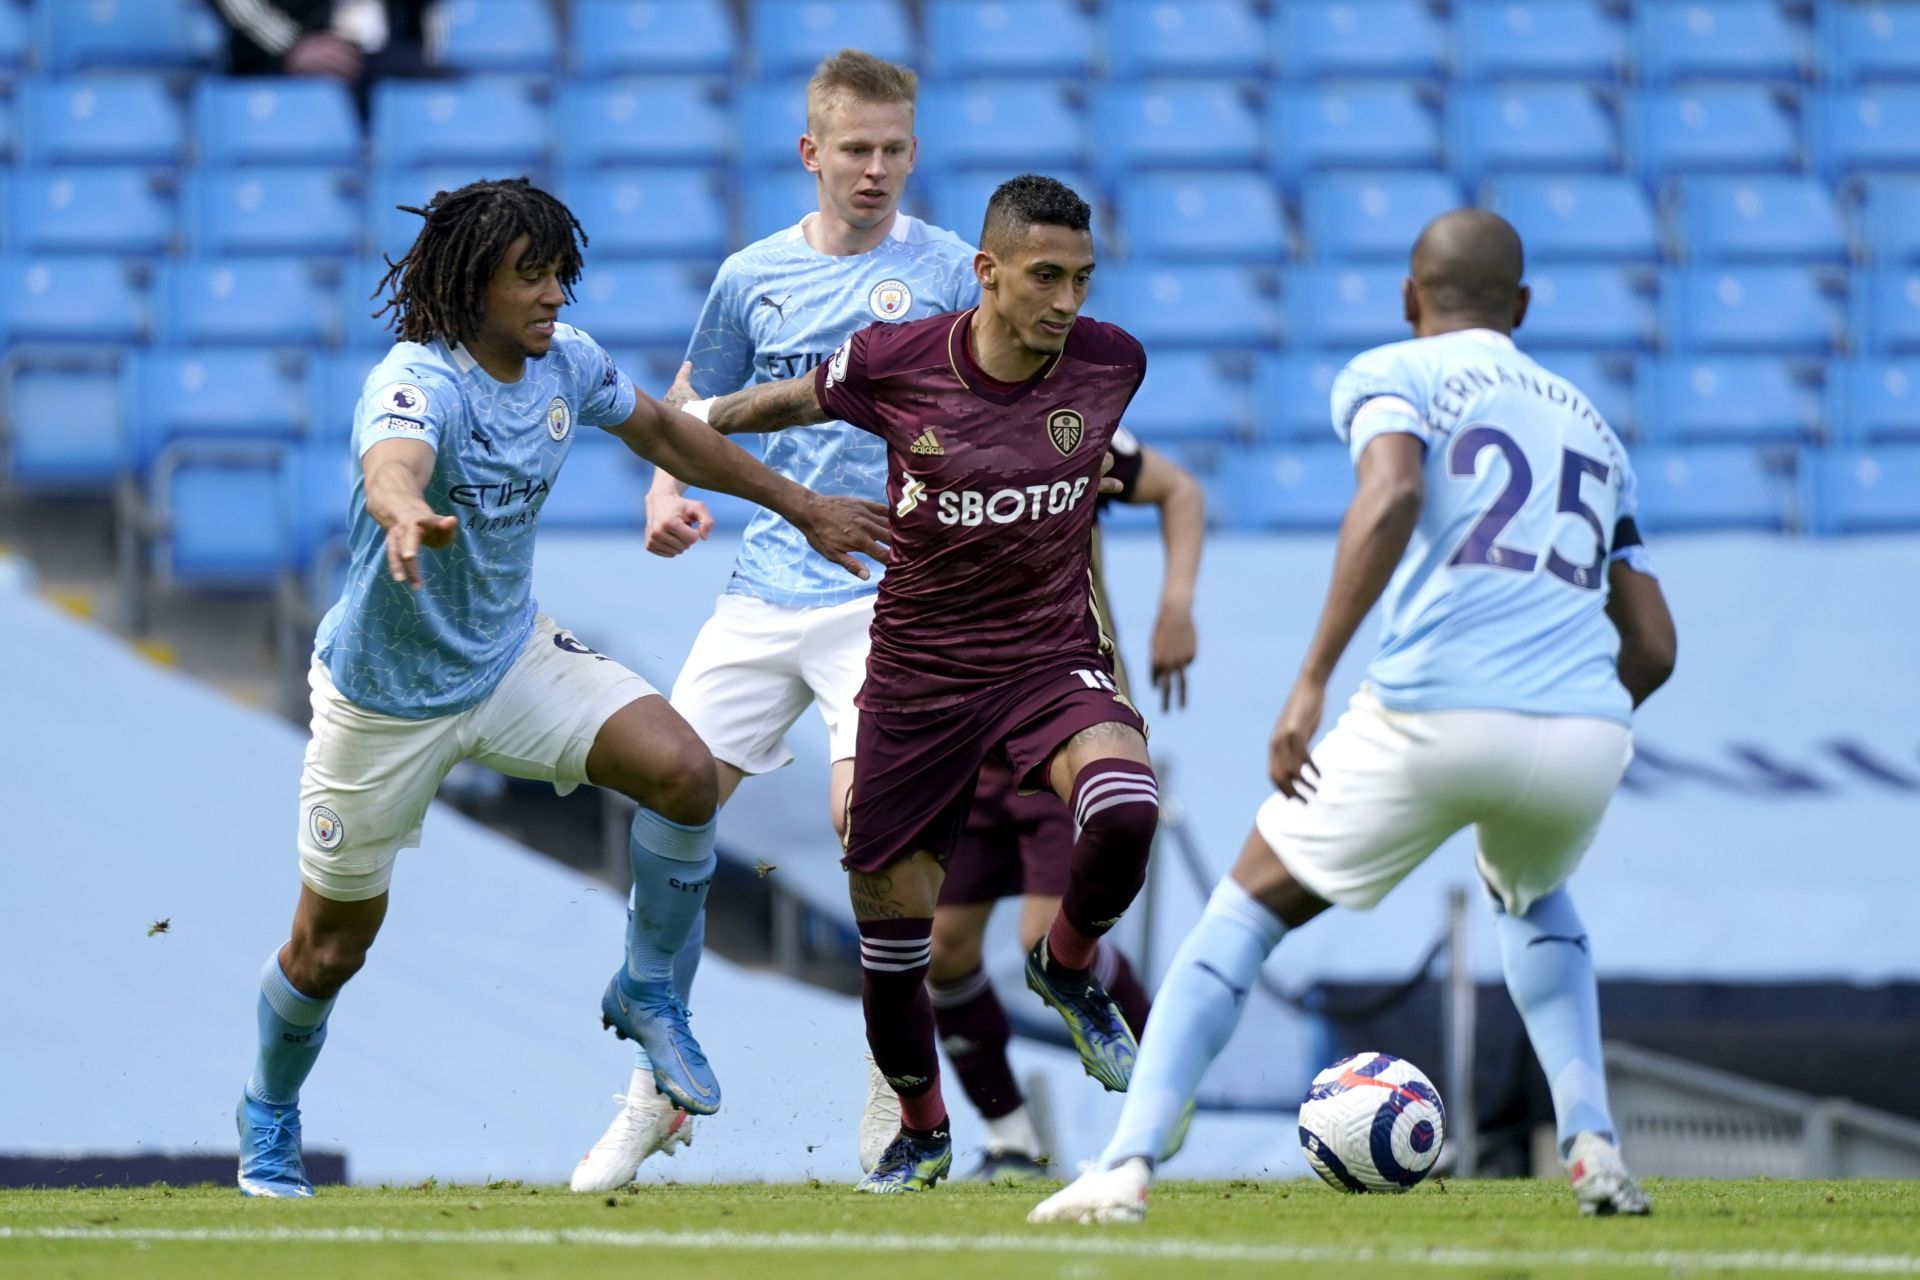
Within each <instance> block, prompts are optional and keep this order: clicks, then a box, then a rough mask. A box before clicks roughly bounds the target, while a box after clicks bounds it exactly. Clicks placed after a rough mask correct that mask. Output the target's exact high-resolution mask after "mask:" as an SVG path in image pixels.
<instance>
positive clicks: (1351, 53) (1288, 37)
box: [1273, 0, 1447, 81]
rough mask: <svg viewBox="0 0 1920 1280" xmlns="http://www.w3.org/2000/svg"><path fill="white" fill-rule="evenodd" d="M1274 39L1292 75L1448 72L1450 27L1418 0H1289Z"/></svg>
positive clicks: (1398, 75) (1440, 74) (1430, 75)
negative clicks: (1359, 0) (1356, 0)
mask: <svg viewBox="0 0 1920 1280" xmlns="http://www.w3.org/2000/svg"><path fill="white" fill-rule="evenodd" d="M1273 42H1274V50H1275V53H1276V56H1277V59H1278V61H1279V63H1280V68H1281V71H1282V73H1283V74H1284V75H1285V76H1286V78H1287V79H1289V80H1295V81H1299V80H1320V79H1326V78H1329V77H1335V76H1355V77H1358V76H1377V77H1380V78H1383V79H1386V78H1391V79H1409V78H1412V79H1418V78H1427V79H1438V78H1440V77H1443V76H1445V75H1446V63H1447V48H1446V46H1447V38H1446V29H1445V28H1444V27H1443V26H1442V25H1441V24H1440V22H1439V21H1438V20H1437V19H1436V18H1435V17H1434V16H1433V11H1432V10H1431V9H1429V8H1428V7H1427V6H1426V5H1424V4H1421V3H1419V0H1362V2H1361V3H1353V0H1289V2H1288V3H1287V4H1283V5H1280V6H1278V7H1277V10H1276V12H1275V14H1274V20H1273Z"/></svg>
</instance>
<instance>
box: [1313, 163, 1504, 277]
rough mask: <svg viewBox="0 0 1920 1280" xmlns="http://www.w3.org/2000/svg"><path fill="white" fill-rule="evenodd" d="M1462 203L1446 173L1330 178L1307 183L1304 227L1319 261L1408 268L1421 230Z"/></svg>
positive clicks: (1374, 174)
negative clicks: (1395, 264)
mask: <svg viewBox="0 0 1920 1280" xmlns="http://www.w3.org/2000/svg"><path fill="white" fill-rule="evenodd" d="M1459 204H1460V188H1459V186H1458V185H1457V184H1456V183H1455V182H1454V180H1453V178H1452V177H1451V176H1450V175H1448V174H1444V173H1329V174H1324V175H1322V176H1321V177H1319V178H1317V179H1315V180H1314V181H1313V182H1310V183H1308V184H1307V188H1306V192H1305V194H1304V196H1303V198H1302V201H1301V224H1302V227H1303V228H1304V230H1305V231H1306V235H1307V249H1308V251H1309V252H1310V253H1311V254H1312V255H1313V256H1314V258H1315V259H1316V260H1318V261H1321V262H1357V261H1364V260H1369V259H1374V260H1378V259H1386V260H1389V261H1393V262H1400V263H1404V262H1405V261H1406V260H1407V254H1408V253H1409V252H1410V251H1411V250H1412V249H1413V242H1414V239H1415V237H1417V236H1418V235H1419V234H1420V229H1421V228H1422V227H1424V226H1426V225H1427V223H1428V222H1430V221H1431V220H1432V219H1433V218H1435V217H1437V216H1438V215H1440V214H1442V213H1445V212H1446V211H1447V210H1449V209H1453V208H1457V207H1458V206H1459ZM1529 247H1531V246H1529Z"/></svg>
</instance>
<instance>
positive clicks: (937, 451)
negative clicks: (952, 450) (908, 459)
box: [910, 427, 947, 458]
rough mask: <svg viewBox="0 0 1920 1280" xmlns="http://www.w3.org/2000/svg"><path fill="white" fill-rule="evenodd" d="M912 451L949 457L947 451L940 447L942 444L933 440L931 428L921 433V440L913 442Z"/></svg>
mask: <svg viewBox="0 0 1920 1280" xmlns="http://www.w3.org/2000/svg"><path fill="white" fill-rule="evenodd" d="M910 449H911V451H912V452H914V453H924V454H930V455H933V456H936V457H942V458H944V457H945V456H946V455H947V451H946V450H945V449H942V448H941V447H940V442H939V441H938V440H935V439H934V438H933V428H931V427H929V428H927V429H926V430H925V431H922V432H921V433H920V438H919V439H918V440H915V441H914V442H913V444H912V445H911V446H910Z"/></svg>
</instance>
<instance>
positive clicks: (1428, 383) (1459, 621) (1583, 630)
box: [1333, 329, 1634, 723]
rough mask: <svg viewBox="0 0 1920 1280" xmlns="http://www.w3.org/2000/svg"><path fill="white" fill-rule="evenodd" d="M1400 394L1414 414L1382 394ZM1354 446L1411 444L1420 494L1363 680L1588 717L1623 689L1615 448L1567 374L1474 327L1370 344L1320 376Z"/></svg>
mask: <svg viewBox="0 0 1920 1280" xmlns="http://www.w3.org/2000/svg"><path fill="white" fill-rule="evenodd" d="M1386 396H1397V397H1400V398H1401V399H1403V400H1405V401H1406V402H1407V403H1409V404H1411V405H1412V406H1413V407H1414V409H1415V410H1416V411H1417V413H1418V415H1419V416H1418V417H1416V416H1414V415H1413V414H1409V413H1407V412H1405V411H1404V409H1401V408H1398V407H1396V406H1394V405H1393V404H1392V403H1391V402H1390V401H1389V402H1379V403H1374V404H1373V405H1372V407H1371V408H1369V407H1368V405H1369V402H1376V401H1380V398H1381V397H1386ZM1333 426H1334V430H1335V431H1336V432H1337V433H1338V434H1339V436H1340V438H1341V439H1342V440H1345V441H1347V443H1348V445H1349V447H1350V448H1351V449H1352V451H1353V457H1354V459H1355V460H1356V461H1357V460H1358V459H1359V457H1360V453H1361V450H1363V449H1365V448H1366V446H1367V444H1368V442H1370V441H1371V440H1372V439H1373V438H1374V437H1375V436H1378V435H1381V434H1383V433H1386V432H1395V431H1404V432H1408V433H1410V434H1413V435H1416V436H1418V437H1419V438H1420V439H1421V440H1422V441H1424V442H1425V444H1426V496H1425V501H1424V503H1423V504H1422V506H1421V509H1420V522H1419V526H1418V527H1417V528H1416V529H1415V530H1414V533H1413V539H1412V541H1411V542H1410V543H1409V544H1408V547H1407V552H1406V556H1405V557H1404V558H1403V559H1402V560H1401V562H1400V564H1399V567H1398V568H1396V569H1395V570H1394V574H1393V578H1392V579H1391V580H1390V581H1389V582H1388V584H1387V589H1386V593H1385V594H1384V596H1383V597H1382V599H1381V615H1382V616H1381V633H1380V652H1379V654H1378V656H1376V657H1375V658H1374V660H1373V663H1372V665H1371V666H1370V667H1369V668H1368V672H1367V676H1368V680H1369V681H1370V682H1371V684H1372V686H1373V690H1374V693H1375V694H1376V695H1377V696H1378V697H1379V699H1380V701H1381V702H1383V703H1385V704H1386V705H1387V706H1389V707H1394V708H1397V709H1400V710H1407V711H1440V710H1451V709H1463V708H1480V709H1488V710H1498V711H1518V712H1524V713H1528V714H1534V715H1588V716H1601V717H1605V718H1607V719H1611V720H1619V721H1621V722H1623V723H1625V722H1629V721H1630V719H1631V712H1632V703H1631V700H1630V699H1629V698H1628V695H1627V691H1626V689H1625V688H1624V687H1622V685H1621V684H1620V680H1619V677H1618V676H1617V675H1616V674H1615V671H1614V659H1615V656H1616V654H1617V652H1618V650H1619V644H1620V640H1619V635H1618V633H1617V632H1616V631H1615V630H1614V626H1613V623H1612V622H1611V621H1610V620H1609V619H1608V618H1607V616H1606V613H1605V608H1606V602H1607V562H1608V559H1609V556H1610V554H1612V552H1613V550H1614V549H1613V548H1612V547H1611V545H1610V544H1611V543H1612V541H1613V538H1614V532H1615V527H1616V525H1617V523H1618V521H1620V520H1621V519H1623V518H1626V517H1629V516H1631V515H1633V513H1634V479H1633V471H1632V469H1631V468H1630V467H1629V465H1628V463H1627V453H1626V450H1625V449H1624V448H1622V447H1621V444H1620V439H1619V437H1618V436H1616V435H1615V434H1614V433H1613V429H1612V428H1611V427H1609V426H1608V425H1607V423H1606V421H1605V420H1604V419H1603V418H1602V417H1601V416H1600V414H1599V412H1598V411H1597V410H1596V409H1595V408H1594V407H1593V405H1592V404H1591V403H1590V402H1589V401H1588V400H1587V398H1586V396H1585V395H1583V394H1582V393H1581V391H1580V389H1579V388H1578V387H1576V386H1574V385H1573V384H1571V383H1569V382H1568V381H1567V380H1566V379H1565V378H1562V377H1560V376H1559V375H1557V374H1554V373H1552V372H1550V371H1548V370H1546V369H1543V368H1542V367H1540V366H1539V365H1538V364H1535V363H1534V362H1533V360H1532V359H1530V358H1529V357H1528V356H1527V355H1526V354H1525V353H1524V352H1522V351H1520V350H1518V349H1517V348H1515V346H1514V345H1513V342H1512V340H1511V339H1509V338H1508V337H1507V336H1506V335H1505V334H1501V333H1495V332H1493V331H1491V330H1486V329H1473V330H1466V331H1463V332H1458V333H1447V334H1441V335H1438V336H1435V337H1431V338H1416V339H1414V340H1412V341H1410V342H1396V343H1392V344H1390V345H1388V346H1384V347H1376V348H1374V349H1373V350H1371V351H1368V352H1366V353H1364V354H1362V355H1361V356H1359V357H1358V358H1356V359H1355V360H1354V361H1353V362H1352V363H1351V364H1349V365H1348V366H1347V367H1346V368H1345V369H1344V370H1343V371H1342V372H1341V374H1340V376H1339V377H1338V378H1336V379H1335V380H1334V384H1333Z"/></svg>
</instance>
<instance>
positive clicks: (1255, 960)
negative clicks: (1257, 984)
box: [1100, 877, 1287, 1169]
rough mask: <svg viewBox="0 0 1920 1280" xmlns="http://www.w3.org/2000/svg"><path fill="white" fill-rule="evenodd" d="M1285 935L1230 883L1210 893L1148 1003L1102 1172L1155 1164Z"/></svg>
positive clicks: (1270, 915) (1271, 916)
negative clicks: (1136, 1160) (1132, 1163)
mask: <svg viewBox="0 0 1920 1280" xmlns="http://www.w3.org/2000/svg"><path fill="white" fill-rule="evenodd" d="M1286 932H1287V927H1286V926H1285V925H1284V924H1281V923H1280V919H1279V917H1277V916H1275V915H1274V914H1273V912H1271V911H1269V910H1268V909H1267V908H1266V906H1265V905H1264V904H1262V903H1261V902H1260V901H1259V900H1258V899H1256V898H1254V897H1253V896H1252V895H1251V894H1249V893H1248V892H1247V891H1246V890H1245V889H1242V888H1241V887H1240V886H1239V885H1237V884H1235V883H1234V882H1233V879H1232V878H1231V877H1229V878H1227V879H1225V880H1222V881H1221V882H1220V883H1219V884H1218V885H1216V886H1215V887H1214V890H1213V896H1212V897H1211V898H1209V899H1208V900H1207V909H1206V910H1205V911H1203V912H1201V914H1200V921H1199V923H1198V924H1196V925H1194V926H1193V932H1192V933H1190V934H1188V935H1187V940H1186V941H1185V942H1183V943H1181V944H1180V950H1179V951H1177V952H1175V953H1174V957H1173V963H1172V964H1171V965H1169V966H1168V968H1167V976H1166V978H1165V979H1164V980H1163V981H1162V982H1161V984H1160V991H1159V993H1158V994H1157V995H1155V996H1154V998H1153V1014H1152V1016H1150V1017H1149V1018H1148V1019H1147V1036H1146V1039H1145V1040H1144V1041H1143V1042H1142V1043H1141V1045H1140V1057H1139V1059H1138V1060H1137V1061H1136V1062H1135V1063H1134V1066H1133V1079H1132V1081H1131V1082H1130V1083H1129V1084H1128V1085H1127V1100H1126V1103H1125V1105H1124V1106H1122V1108H1121V1110H1120V1127H1119V1128H1118V1129H1116V1130H1115V1131H1114V1134H1113V1140H1112V1141H1111V1142H1109V1143H1107V1149H1106V1151H1105V1152H1104V1153H1102V1155H1101V1157H1100V1167H1101V1168H1104V1169H1111V1168H1113V1167H1114V1166H1115V1165H1118V1164H1120V1163H1121V1162H1123V1161H1125V1160H1129V1159H1131V1158H1133V1157H1134V1156H1145V1157H1146V1158H1147V1159H1149V1160H1157V1159H1159V1158H1160V1155H1161V1153H1162V1152H1163V1151H1165V1150H1166V1145H1167V1138H1168V1136H1169V1135H1170V1134H1172V1132H1173V1130H1174V1127H1175V1126H1176V1125H1177V1124H1178V1123H1179V1121H1180V1113H1181V1112H1182V1111H1184V1110H1185V1109H1186V1106H1187V1103H1188V1102H1190V1101H1192V1099H1193V1095H1194V1093H1195V1092H1196V1091H1197V1090H1198V1089H1199V1088H1200V1077H1202V1076H1204V1075H1205V1074H1206V1073H1207V1068H1208V1067H1209V1066H1210V1065H1212V1063H1213V1060H1214V1059H1215V1058H1217V1057H1219V1056H1220V1051H1221V1050H1222V1049H1224V1048H1226V1047H1227V1041H1228V1040H1230V1039H1231V1038H1232V1037H1233V1029H1234V1028H1235V1027H1236V1026H1238V1025H1239V1024H1240V1014H1241V1011H1242V1010H1244V1009H1245V1008H1246V1003H1247V994H1248V993H1249V992H1250V991H1252V990H1253V984H1254V980H1255V979H1256V978H1257V977H1258V976H1259V974H1260V965H1261V963H1262V962H1263V961H1265V960H1266V958H1267V956H1268V954H1269V953H1271V952H1272V950H1273V949H1274V947H1276V946H1278V945H1279V943H1280V939H1281V938H1282V937H1284V936H1286Z"/></svg>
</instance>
